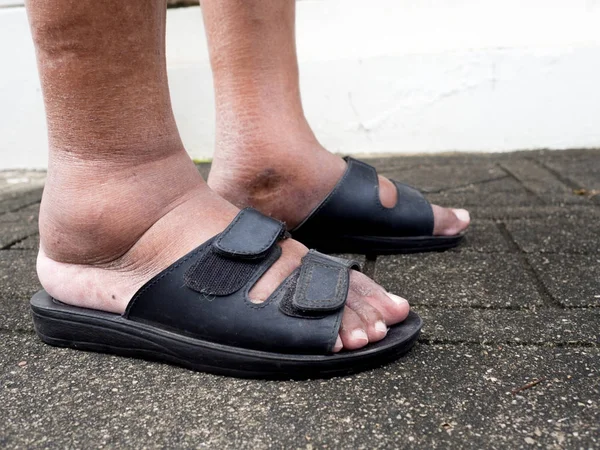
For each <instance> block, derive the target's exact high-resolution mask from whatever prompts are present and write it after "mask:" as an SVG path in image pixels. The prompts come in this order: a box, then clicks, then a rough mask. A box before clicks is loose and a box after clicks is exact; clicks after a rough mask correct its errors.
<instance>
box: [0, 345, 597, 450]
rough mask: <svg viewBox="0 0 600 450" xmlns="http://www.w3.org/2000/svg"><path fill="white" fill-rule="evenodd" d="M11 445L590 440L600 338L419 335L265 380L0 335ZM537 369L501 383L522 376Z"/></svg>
mask: <svg viewBox="0 0 600 450" xmlns="http://www.w3.org/2000/svg"><path fill="white" fill-rule="evenodd" d="M3 340H4V342H5V344H4V346H5V349H6V350H5V351H4V352H3V354H2V355H0V360H1V361H2V369H1V372H0V373H1V375H0V377H1V378H0V381H1V383H2V385H1V390H0V402H1V404H2V405H3V420H2V421H0V436H2V437H1V438H0V439H2V444H3V446H5V447H10V448H16V447H23V448H60V447H69V448H105V447H111V448H117V447H118V448H123V447H124V448H143V447H150V448H159V447H169V448H202V447H207V448H259V449H262V448H265V449H266V448H304V449H306V448H313V449H316V448H356V449H362V448H364V449H367V448H368V449H371V448H435V449H437V448H440V449H446V448H449V447H452V448H456V447H460V448H477V449H480V448H530V446H531V445H540V446H542V447H546V448H592V447H595V446H597V445H599V444H600V441H599V439H600V409H599V406H600V387H599V386H600V367H599V363H598V361H599V360H600V350H599V349H598V348H538V347H529V346H524V347H510V346H480V345H477V346H463V345H460V346H449V345H419V346H417V347H416V349H415V351H414V352H412V353H411V354H410V356H409V357H406V358H404V359H403V360H401V361H399V362H397V363H394V364H391V365H388V366H386V367H383V368H381V369H378V370H374V371H371V372H368V373H364V374H360V375H357V376H353V377H346V378H337V379H331V380H325V381H306V382H263V381H253V380H235V379H229V378H224V377H217V376H209V375H204V374H197V373H192V372H189V371H187V370H184V369H178V368H174V367H169V366H166V365H160V364H155V363H149V362H143V361H134V360H127V359H122V358H117V357H111V356H107V355H97V354H87V353H82V352H77V351H72V350H63V349H54V348H51V347H47V346H44V345H42V344H41V343H38V342H37V340H36V338H35V337H34V336H32V335H8V336H3ZM539 379H543V381H542V382H541V383H539V384H537V385H536V386H534V387H531V388H530V389H525V390H522V391H520V392H517V393H516V394H514V395H513V394H512V391H513V390H515V389H519V388H522V387H523V386H525V385H527V384H528V383H531V382H532V381H534V380H539Z"/></svg>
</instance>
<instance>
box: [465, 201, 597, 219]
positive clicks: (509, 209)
mask: <svg viewBox="0 0 600 450" xmlns="http://www.w3.org/2000/svg"><path fill="white" fill-rule="evenodd" d="M469 210H470V213H471V216H472V217H473V218H475V219H487V220H490V219H494V220H514V219H523V218H528V219H545V220H555V219H557V218H559V219H563V218H567V219H568V218H580V219H590V220H599V219H600V207H598V205H595V204H593V203H592V202H588V203H587V204H582V205H561V206H556V205H554V206H540V205H528V206H481V205H476V206H472V207H471V208H470V209H469Z"/></svg>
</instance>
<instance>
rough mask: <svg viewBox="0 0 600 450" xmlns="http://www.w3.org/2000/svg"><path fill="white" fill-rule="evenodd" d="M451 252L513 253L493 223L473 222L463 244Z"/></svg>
mask: <svg viewBox="0 0 600 450" xmlns="http://www.w3.org/2000/svg"><path fill="white" fill-rule="evenodd" d="M450 251H451V252H469V251H474V252H484V253H494V252H496V253H505V252H509V251H511V247H510V245H509V244H508V242H507V240H506V239H505V238H504V236H503V235H502V233H501V232H500V230H499V228H498V225H497V224H496V223H494V222H491V221H486V222H483V221H480V220H477V219H475V220H473V222H472V223H471V225H470V226H469V230H468V231H467V233H466V235H465V238H464V240H463V242H462V243H461V244H460V245H459V246H458V247H456V248H454V249H452V250H450Z"/></svg>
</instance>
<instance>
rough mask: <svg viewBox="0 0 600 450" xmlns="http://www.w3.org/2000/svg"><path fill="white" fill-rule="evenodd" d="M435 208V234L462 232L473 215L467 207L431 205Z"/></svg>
mask: <svg viewBox="0 0 600 450" xmlns="http://www.w3.org/2000/svg"><path fill="white" fill-rule="evenodd" d="M431 208H432V209H433V217H434V227H433V234H434V235H435V236H454V235H456V234H459V233H462V232H463V231H464V230H466V229H467V227H468V226H469V224H470V223H471V216H470V215H469V211H467V210H466V209H452V208H442V207H441V206H437V205H431Z"/></svg>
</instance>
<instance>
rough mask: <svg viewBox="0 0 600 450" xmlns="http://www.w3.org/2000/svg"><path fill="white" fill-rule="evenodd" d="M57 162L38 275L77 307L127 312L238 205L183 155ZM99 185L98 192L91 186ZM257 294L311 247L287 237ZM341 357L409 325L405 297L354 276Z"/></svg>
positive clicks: (266, 291)
mask: <svg viewBox="0 0 600 450" xmlns="http://www.w3.org/2000/svg"><path fill="white" fill-rule="evenodd" d="M53 166H54V168H55V167H56V164H51V170H50V172H49V176H48V181H47V184H46V188H45V191H44V197H43V200H42V206H41V211H40V237H41V246H40V252H39V255H38V262H37V270H38V276H39V279H40V282H41V284H42V286H43V287H44V289H45V290H46V291H47V292H48V293H49V294H50V295H51V296H52V297H54V298H57V299H59V300H61V301H62V302H64V303H68V304H71V305H75V306H81V307H85V308H92V309H98V310H103V311H110V312H114V313H123V312H124V311H125V308H126V306H127V304H128V302H129V300H130V299H131V298H132V297H133V295H134V294H135V293H136V291H137V290H138V289H139V288H140V287H141V286H142V285H143V284H144V283H145V282H146V281H147V280H149V279H150V278H152V277H153V276H154V275H156V274H157V273H159V272H160V271H162V270H163V269H165V268H166V267H168V266H169V265H171V264H172V263H173V262H175V261H176V260H177V259H179V258H180V257H181V256H183V255H184V254H186V253H188V252H190V251H191V250H193V249H194V248H196V247H197V246H198V245H200V244H202V243H203V242H205V241H206V240H208V239H209V238H211V237H212V236H214V235H215V234H217V233H219V232H221V231H222V230H223V229H224V228H225V227H226V226H227V225H228V224H229V222H230V221H231V220H232V219H233V218H234V217H235V215H236V214H237V211H238V210H237V208H236V207H234V206H233V205H231V204H230V203H228V202H227V201H225V200H223V199H222V198H221V197H219V196H218V195H216V194H215V193H214V192H213V191H211V190H210V189H209V188H208V186H207V185H206V184H205V183H204V181H203V180H202V179H201V177H200V176H199V174H198V172H197V170H196V168H195V167H194V165H193V164H192V163H191V161H190V160H189V158H188V156H187V155H186V154H185V153H184V152H183V151H181V152H173V153H172V154H170V155H169V156H166V157H163V158H161V159H160V160H156V161H142V162H140V163H138V164H137V165H136V166H135V167H132V165H131V163H128V164H126V165H125V166H118V165H112V166H111V164H109V163H103V164H95V163H87V162H85V161H76V162H74V161H68V160H64V161H61V162H60V174H59V175H57V173H56V171H55V169H54V170H53V169H52V167H53ZM91 186H93V188H91ZM281 247H282V250H283V253H282V256H281V258H280V259H279V260H278V261H277V262H276V263H275V264H274V265H273V266H272V267H271V268H270V269H269V271H268V272H267V273H266V274H265V275H263V277H262V278H261V279H260V280H259V281H258V283H257V284H256V285H255V286H254V288H253V289H252V291H251V292H250V297H251V299H252V300H253V301H256V302H260V301H264V300H266V299H267V298H268V297H269V295H270V294H271V293H272V292H273V291H274V290H275V289H276V288H277V286H279V285H280V284H281V282H282V281H283V280H284V279H285V278H286V277H287V276H288V275H289V274H290V273H291V272H292V271H293V270H294V269H295V268H296V267H298V265H299V264H300V261H301V259H302V257H303V256H304V255H305V254H306V252H307V248H306V247H304V246H303V245H302V244H300V243H298V242H296V241H294V240H292V239H288V240H285V241H283V242H282V243H281ZM350 280H351V281H350V291H349V295H348V301H347V306H346V308H345V311H344V315H343V320H342V326H341V329H340V334H339V338H338V342H337V345H336V347H335V351H339V350H341V349H342V348H346V349H350V350H351V349H357V348H360V347H363V346H365V345H366V344H367V343H369V342H375V341H378V340H381V339H383V338H384V337H385V335H386V333H387V327H388V326H391V325H393V324H396V323H398V322H401V321H402V320H404V319H405V318H406V316H407V315H408V312H409V306H408V303H407V302H406V300H404V299H402V298H400V297H398V296H395V295H393V294H389V293H387V292H386V291H385V290H384V289H383V288H381V287H380V286H379V285H377V284H376V283H375V282H373V281H372V280H370V279H369V278H367V277H366V276H365V275H363V274H361V273H359V272H355V271H353V272H352V273H351V278H350Z"/></svg>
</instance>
